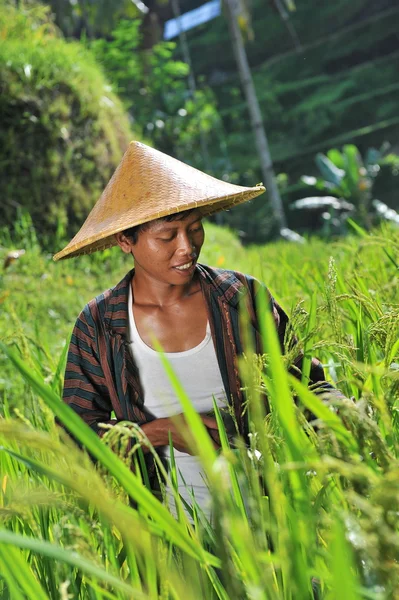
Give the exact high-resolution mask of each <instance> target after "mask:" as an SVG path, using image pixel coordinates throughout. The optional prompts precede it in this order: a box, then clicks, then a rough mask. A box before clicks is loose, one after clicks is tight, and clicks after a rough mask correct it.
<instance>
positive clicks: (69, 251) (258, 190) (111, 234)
mask: <svg viewBox="0 0 399 600" xmlns="http://www.w3.org/2000/svg"><path fill="white" fill-rule="evenodd" d="M265 191H266V190H265V188H264V187H263V186H262V185H259V186H256V187H253V188H246V189H245V190H244V191H242V192H239V193H236V194H232V195H229V196H225V197H222V198H220V197H218V198H214V199H206V201H204V203H203V204H202V203H201V202H196V201H192V202H187V203H186V204H184V205H180V206H176V207H169V208H168V209H167V210H164V211H160V212H157V213H154V214H153V215H150V216H148V217H147V218H145V219H142V220H140V219H138V220H135V221H134V222H133V223H129V222H128V220H126V222H124V223H123V225H121V226H117V227H112V228H109V229H108V230H104V231H102V232H101V233H98V234H96V235H95V236H93V237H92V238H87V239H85V240H82V241H81V242H79V243H77V244H76V243H75V244H74V240H72V241H71V242H70V243H69V244H68V245H67V246H66V247H65V248H64V249H63V250H61V251H60V252H58V253H57V254H55V255H54V257H53V260H55V261H58V260H65V259H67V258H74V257H77V256H82V255H84V254H92V253H93V252H97V251H99V250H106V249H107V248H112V246H115V245H116V244H117V241H116V239H115V234H116V233H119V232H121V231H124V230H126V229H129V228H130V227H134V226H136V225H142V224H143V223H148V222H150V221H155V220H156V219H160V218H162V217H166V216H168V215H171V214H176V213H179V212H184V211H187V210H192V209H195V208H196V209H198V210H199V211H200V212H201V214H202V216H203V217H206V216H209V215H212V214H215V213H217V212H219V211H222V210H228V209H229V208H233V207H234V206H238V205H239V204H242V203H243V202H247V201H249V200H252V199H253V198H256V197H257V196H259V195H260V194H263V193H264V192H265Z"/></svg>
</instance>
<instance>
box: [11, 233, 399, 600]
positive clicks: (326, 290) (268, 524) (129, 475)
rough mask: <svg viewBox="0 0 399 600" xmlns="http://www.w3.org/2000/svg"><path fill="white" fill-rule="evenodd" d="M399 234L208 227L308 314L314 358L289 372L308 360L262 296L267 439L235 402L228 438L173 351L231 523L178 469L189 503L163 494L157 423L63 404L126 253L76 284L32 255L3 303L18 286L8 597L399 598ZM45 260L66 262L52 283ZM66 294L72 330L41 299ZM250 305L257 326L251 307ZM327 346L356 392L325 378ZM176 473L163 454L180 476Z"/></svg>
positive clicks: (305, 327) (14, 298) (329, 364)
mask: <svg viewBox="0 0 399 600" xmlns="http://www.w3.org/2000/svg"><path fill="white" fill-rule="evenodd" d="M395 233H396V232H395V230H394V229H391V228H389V227H386V228H384V229H382V230H379V231H376V232H374V233H372V234H371V235H369V234H365V233H364V232H362V230H359V231H358V232H357V234H356V235H353V236H352V237H348V238H345V239H343V240H340V241H339V242H337V243H335V244H329V245H326V244H324V243H323V242H321V241H318V240H311V241H309V242H308V243H306V244H302V245H301V246H300V251H298V249H297V246H295V245H291V244H289V243H287V242H279V243H278V244H276V245H271V246H266V247H257V248H252V249H251V248H249V249H247V250H245V251H244V250H243V249H242V248H240V247H239V246H235V244H236V242H235V241H234V240H233V238H230V237H229V235H230V234H228V232H223V231H222V232H219V231H218V230H216V229H215V228H212V227H208V238H209V246H208V255H207V256H205V257H204V259H203V260H204V262H209V263H210V264H215V265H217V264H219V265H220V266H223V267H227V268H228V267H231V268H235V269H240V270H242V271H245V272H250V273H253V274H255V275H256V276H258V278H259V279H261V280H263V281H264V282H265V283H266V284H267V285H268V286H269V287H270V288H271V291H272V293H273V294H274V296H275V297H276V298H277V299H278V301H279V302H280V303H281V304H283V305H284V306H285V308H286V309H287V311H288V312H290V314H291V319H292V324H293V328H294V329H295V333H296V335H297V337H298V338H299V341H298V343H299V345H300V347H301V348H302V350H303V352H304V357H305V359H304V363H303V367H302V374H301V376H300V377H299V379H298V378H295V377H293V376H292V375H291V374H289V372H288V367H289V366H290V364H291V361H292V359H293V355H292V354H291V353H290V352H289V353H287V355H286V356H284V357H282V356H281V354H280V348H279V344H278V340H277V337H276V334H275V331H274V327H273V324H272V322H271V317H270V315H269V314H268V310H267V302H266V298H264V297H262V296H260V297H259V312H260V314H262V315H263V318H262V319H261V323H260V326H261V331H262V339H263V347H264V355H263V356H261V357H259V356H255V355H254V352H253V348H252V347H251V336H250V335H248V336H247V343H246V347H245V351H244V354H243V356H242V357H241V359H240V365H239V368H240V374H241V380H242V382H243V386H244V387H245V390H246V398H247V402H246V405H245V407H244V410H245V411H247V415H248V419H249V424H250V435H249V442H248V444H246V443H244V441H243V440H242V439H240V438H239V437H235V439H234V444H230V443H229V439H231V435H230V434H229V435H227V433H226V431H225V426H224V421H223V418H222V415H221V414H220V412H219V411H218V409H217V406H216V405H215V412H216V417H217V420H218V425H219V432H220V437H221V443H222V448H221V449H220V450H219V451H215V449H214V448H213V445H212V444H211V442H210V438H209V437H208V434H207V432H206V429H205V428H204V426H203V424H202V421H201V420H200V419H199V418H198V415H197V414H196V412H195V411H194V409H193V408H192V406H191V403H190V399H189V398H188V397H187V395H186V394H185V391H184V389H183V388H182V386H181V384H180V382H179V381H178V380H177V379H176V377H175V376H174V374H173V372H172V371H171V369H170V367H169V365H168V363H167V361H166V360H165V368H166V369H167V371H168V374H169V377H170V378H171V381H172V384H173V385H174V387H175V390H176V393H177V395H178V397H179V400H180V402H181V405H182V410H183V411H184V412H185V415H186V419H187V424H188V427H189V429H190V437H191V439H192V443H193V444H194V445H195V447H196V449H197V452H198V455H199V458H200V460H201V463H202V466H203V469H204V471H205V473H206V477H207V481H208V484H209V489H210V493H211V501H212V518H211V520H209V519H207V518H206V517H205V515H204V514H203V513H202V512H201V510H200V508H199V506H198V505H197V503H196V502H195V498H193V501H192V504H191V506H189V507H187V506H185V505H184V503H183V501H182V500H181V499H180V497H179V494H178V491H179V490H178V489H176V480H177V478H176V472H175V468H174V467H173V464H172V468H171V470H170V472H169V473H164V475H165V476H166V477H168V478H170V482H171V486H172V487H174V489H175V498H174V500H175V507H174V508H175V512H174V511H173V510H172V508H173V507H168V506H167V505H166V504H165V503H162V502H160V501H159V500H158V499H157V498H155V497H154V496H153V495H152V494H151V493H150V491H149V490H148V489H147V486H146V481H145V474H144V477H143V476H142V474H141V472H140V470H139V469H137V468H136V469H133V471H132V470H131V469H130V468H129V465H130V463H131V462H133V464H135V465H136V466H137V465H138V464H139V463H140V456H141V449H142V448H144V447H146V446H147V447H148V441H147V440H146V439H145V436H144V435H143V434H142V433H141V432H140V430H138V428H137V427H135V426H133V425H132V424H130V423H121V424H119V425H118V426H117V427H115V428H114V429H113V430H110V431H108V432H107V433H106V434H105V436H104V438H103V440H100V439H99V438H97V436H96V435H95V434H94V433H93V432H92V431H91V430H90V429H89V428H88V427H87V426H86V425H85V424H84V423H83V422H82V421H81V419H80V418H79V417H78V416H77V415H75V413H73V412H72V411H71V410H70V409H69V407H68V406H66V405H65V404H64V403H62V402H61V401H60V391H61V388H62V374H63V368H64V361H65V347H66V346H65V344H66V342H67V332H68V328H69V329H70V326H71V322H72V318H73V316H72V315H73V314H74V313H73V311H75V313H76V312H77V310H78V309H79V307H80V308H81V305H82V304H83V302H85V301H86V300H87V299H88V298H85V297H84V295H85V294H86V293H87V294H90V295H91V296H92V295H94V293H97V292H94V290H96V289H97V288H99V289H98V291H101V289H103V288H105V287H107V285H109V281H110V278H111V277H112V281H115V282H116V281H117V280H118V277H119V272H122V270H123V269H124V270H127V268H126V265H124V264H122V263H121V262H118V261H113V259H112V260H111V263H112V262H114V263H115V265H116V266H115V268H114V269H112V268H111V266H109V265H108V263H107V261H108V260H109V257H104V263H103V265H102V269H101V266H99V267H98V270H97V267H96V266H94V267H90V263H89V261H88V260H87V259H86V257H84V260H82V261H81V262H80V263H77V264H76V267H75V271H74V273H73V277H74V279H75V282H76V283H74V284H73V285H71V286H68V284H67V283H66V277H68V276H70V277H72V275H70V274H69V273H68V271H67V270H68V268H69V269H70V268H71V267H69V266H68V265H67V264H66V263H65V264H63V265H62V266H60V268H59V270H58V271H57V270H56V269H55V267H54V266H53V265H51V264H50V263H49V262H48V263H47V262H46V259H45V257H42V256H41V255H38V254H35V255H34V256H35V258H34V259H33V258H32V255H30V251H29V249H27V252H26V254H25V255H24V256H21V258H20V259H19V260H18V261H17V262H16V263H15V264H14V265H12V266H10V268H9V269H7V271H5V272H4V274H3V278H2V283H1V286H2V287H1V288H0V298H1V297H2V296H1V295H2V294H4V293H5V291H6V290H9V294H8V295H7V296H6V297H5V298H4V300H3V303H2V308H3V309H4V310H3V311H2V315H0V322H1V324H2V339H3V343H2V346H1V349H2V355H1V357H0V364H1V375H0V378H1V379H2V380H4V383H3V384H1V385H2V388H0V389H2V406H1V410H0V414H1V418H0V445H1V449H0V519H1V526H0V598H2V599H3V598H4V600H6V599H7V600H8V599H10V600H11V599H12V600H14V599H17V600H19V599H25V598H32V599H35V600H36V599H38V598H39V599H41V598H43V599H44V598H50V599H51V600H53V599H58V598H60V599H62V600H66V599H67V598H77V599H79V600H80V599H81V600H86V599H90V600H91V599H93V600H94V599H96V600H100V599H101V600H102V599H118V600H119V599H122V598H134V599H136V598H137V599H141V598H143V599H162V600H167V599H173V600H177V599H179V600H180V599H184V600H187V599H191V598H192V599H195V600H197V599H199V598H205V599H213V598H215V599H223V600H225V599H226V600H227V599H240V600H241V599H251V600H252V599H264V598H265V599H268V600H269V599H270V600H291V599H292V600H298V599H304V600H305V599H306V600H308V599H309V600H310V599H312V598H320V599H321V598H323V599H331V600H335V599H338V598H339V599H341V598H345V599H346V598H348V599H349V600H351V599H354V600H355V599H356V600H357V599H363V598H365V599H373V600H388V599H395V598H398V597H399V595H398V589H399V585H398V583H399V566H398V556H399V535H398V525H397V521H398V520H397V515H398V512H399V462H398V448H399V445H398V443H399V437H398V400H399V367H398V365H399V302H398V297H397V289H398V270H397V262H398V249H399V244H398V241H397V237H396V235H395ZM218 236H220V238H219V237H218ZM223 236H224V237H223ZM227 239H229V240H230V239H231V240H232V241H231V245H230V248H231V253H230V255H229V256H227V252H226V247H228V246H227V243H226V240H227ZM34 252H38V251H37V250H35V251H34ZM225 252H226V256H225V254H224V253H225ZM28 267H29V268H28ZM57 268H58V266H57ZM89 269H91V270H89ZM108 269H109V271H110V272H107V273H106V280H107V282H108V283H107V284H105V283H104V282H105V276H104V273H103V272H104V270H105V271H108ZM40 270H44V272H46V273H48V274H49V276H48V277H47V278H45V279H44V280H42V279H41V273H40ZM28 272H29V275H28ZM35 277H36V280H35ZM22 280H23V281H24V282H25V286H26V287H25V288H22V286H21V283H20V282H21V281H22ZM38 285H39V286H43V288H42V293H43V291H44V294H45V297H46V300H45V299H44V298H43V297H40V298H36V296H34V297H33V296H32V299H31V300H29V298H28V297H27V295H26V289H28V290H29V289H32V290H33V289H34V288H35V286H36V288H37V286H38ZM19 286H21V287H19ZM47 286H48V287H47ZM57 287H58V288H59V292H58V294H57V292H56V289H57ZM69 287H71V288H72V289H71V290H69V289H68V288H69ZM21 289H22V291H21ZM46 289H47V291H46ZM93 292H94V293H93ZM62 293H63V294H64V301H65V302H68V301H69V300H70V304H71V306H68V307H67V309H65V314H64V315H63V317H62V318H61V316H60V317H59V321H58V322H57V324H56V327H54V320H52V318H51V317H50V318H48V323H45V320H41V319H40V316H39V315H38V316H37V317H36V318H30V315H31V311H32V305H33V311H34V309H35V305H36V309H37V306H40V309H41V310H42V311H43V310H46V314H47V311H48V310H51V309H52V310H57V311H61V309H60V307H61V306H62V302H61V298H60V295H61V294H62ZM76 295H78V296H79V297H78V298H77V299H76V298H75V299H74V300H73V296H76ZM0 301H1V300H0ZM77 301H78V302H80V306H75V305H76V302H77ZM30 303H31V304H30ZM52 307H53V308H52ZM54 307H57V309H55V308H54ZM75 308H76V310H75ZM241 319H242V323H243V327H245V326H246V325H245V323H246V313H245V310H242V311H241ZM54 331H57V333H56V334H55V335H54ZM311 356H318V357H319V358H320V359H321V360H322V362H323V365H324V367H325V371H326V374H327V378H328V379H329V381H330V382H332V383H334V385H336V386H337V387H338V388H339V389H340V390H341V391H342V392H343V396H342V397H336V396H332V395H328V393H325V394H320V393H318V394H315V393H314V392H313V391H312V390H311V389H308V387H307V378H308V374H309V367H310V362H309V361H310V357H311ZM265 394H266V395H267V398H268V406H269V409H270V410H266V405H265V402H264V396H265ZM54 417H57V419H58V421H59V422H61V423H63V424H64V425H65V426H66V427H67V428H68V429H69V430H70V431H71V432H72V433H73V435H74V438H75V439H76V440H77V441H78V442H80V444H81V445H83V446H84V447H85V448H86V450H87V451H86V452H84V451H82V450H80V449H79V447H78V446H77V445H76V444H75V443H74V442H72V440H71V439H70V438H69V437H68V436H67V435H66V434H65V432H64V431H63V430H62V429H61V428H60V427H58V426H57V425H55V422H54ZM132 440H133V444H129V443H128V442H131V441H132ZM149 451H151V448H150V449H149ZM163 469H164V467H163V465H162V463H161V462H158V470H159V474H160V476H161V475H162V472H163ZM175 513H176V514H177V515H178V516H177V518H176V517H175V516H174V514H175Z"/></svg>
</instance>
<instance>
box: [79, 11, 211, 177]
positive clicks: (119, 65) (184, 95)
mask: <svg viewBox="0 0 399 600" xmlns="http://www.w3.org/2000/svg"><path fill="white" fill-rule="evenodd" d="M140 25H141V22H140V20H139V19H132V20H124V19H122V20H120V21H119V23H118V25H117V26H116V28H115V29H114V30H113V31H112V33H111V35H110V36H109V37H108V38H107V39H97V40H94V41H92V42H91V43H90V48H91V49H92V50H93V52H94V55H95V57H96V59H97V61H98V62H99V63H100V64H101V65H102V67H103V68H104V70H105V72H106V74H107V76H108V78H109V80H110V81H111V82H112V84H113V85H114V87H115V90H116V91H117V92H118V93H119V94H120V96H121V98H122V99H123V101H124V103H125V105H126V107H127V108H128V109H129V111H130V113H131V115H132V117H133V119H134V123H135V127H136V128H137V129H138V130H139V131H140V133H141V135H142V136H144V137H145V138H146V139H148V140H149V141H150V142H151V143H152V144H154V146H155V147H156V148H158V149H159V150H162V151H164V152H167V153H169V154H172V155H173V156H176V157H178V158H180V159H182V160H185V161H186V162H189V163H191V164H194V165H195V166H197V167H198V168H201V167H202V168H203V169H206V170H208V171H212V170H213V166H212V164H210V163H208V164H207V159H206V156H204V152H203V147H201V135H203V136H207V135H209V134H210V133H211V132H214V131H215V130H217V128H218V127H220V123H219V115H218V112H217V110H216V105H215V100H214V97H213V94H212V93H211V91H210V89H209V88H203V89H199V90H197V91H196V92H195V93H194V94H192V93H191V92H190V90H189V86H188V79H187V77H188V73H189V69H188V65H187V64H186V63H184V62H181V61H179V60H176V59H174V58H173V54H174V51H175V44H174V43H172V42H159V43H157V44H155V46H153V47H152V48H151V50H140V44H141V35H140Z"/></svg>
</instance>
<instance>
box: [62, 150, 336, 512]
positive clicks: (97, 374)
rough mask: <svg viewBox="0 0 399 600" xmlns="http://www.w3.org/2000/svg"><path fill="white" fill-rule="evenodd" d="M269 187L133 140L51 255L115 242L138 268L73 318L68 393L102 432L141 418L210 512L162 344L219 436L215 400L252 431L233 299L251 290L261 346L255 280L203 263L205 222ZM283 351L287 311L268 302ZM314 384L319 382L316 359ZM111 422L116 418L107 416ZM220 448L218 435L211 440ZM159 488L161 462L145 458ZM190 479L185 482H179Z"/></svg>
mask: <svg viewBox="0 0 399 600" xmlns="http://www.w3.org/2000/svg"><path fill="white" fill-rule="evenodd" d="M263 191H264V188H263V187H262V186H257V187H255V188H242V187H239V186H234V185H232V184H228V183H226V182H222V181H218V180H216V179H214V178H212V177H209V176H208V175H205V174H204V173H201V172H200V171H197V170H196V169H193V168H192V167H189V166H188V165H185V164H184V163H181V162H180V161H177V160H175V159H173V158H171V157H168V156H166V155H165V154H162V153H160V152H157V151H156V150H154V149H152V148H148V147H147V146H145V145H144V144H139V143H132V144H131V145H130V146H129V149H128V150H127V152H126V154H125V156H124V157H123V159H122V162H121V164H120V165H119V167H118V169H117V170H116V172H115V174H114V176H113V177H112V179H111V181H110V182H109V184H108V186H107V187H106V189H105V191H104V193H103V195H102V196H101V198H100V200H99V201H98V202H97V204H96V205H95V207H94V208H93V210H92V211H91V213H90V215H89V216H88V218H87V220H86V222H85V223H84V225H83V227H82V228H81V230H80V231H79V233H78V234H77V235H76V236H75V238H74V239H73V240H72V241H71V243H70V244H68V246H67V247H66V248H65V249H64V250H63V251H62V252H60V253H58V254H57V255H56V256H55V259H56V260H58V259H60V258H67V257H70V256H77V255H79V254H82V253H88V252H92V251H95V250H98V249H101V248H105V247H109V246H110V245H115V244H118V245H119V246H120V248H121V249H122V251H123V252H125V253H127V254H131V255H132V256H133V257H134V264H135V268H134V269H133V270H132V271H130V272H129V273H128V274H127V275H126V277H124V279H123V280H122V281H121V282H120V283H119V284H118V285H117V286H116V287H114V288H112V289H110V290H108V291H106V292H104V293H103V294H101V295H100V296H98V297H97V298H95V299H94V300H92V301H91V302H89V304H88V305H87V306H86V307H85V308H84V310H83V311H82V313H81V314H80V316H79V317H78V320H77V322H76V325H75V329H74V332H73V335H72V339H71V345H70V349H69V354H68V363H67V368H66V374H65V385H64V400H65V401H66V402H67V403H68V404H69V405H70V406H71V407H72V408H73V409H74V410H75V411H76V412H77V413H78V414H80V415H81V417H82V418H83V419H84V420H85V422H86V423H87V424H88V425H90V427H92V428H93V429H94V430H95V431H96V432H98V434H99V435H101V434H102V432H104V428H101V427H100V424H101V423H108V424H111V425H113V424H115V423H117V422H118V421H132V422H134V423H137V424H139V426H140V427H141V429H142V430H143V432H144V433H145V434H146V436H147V437H148V439H149V440H150V442H151V443H152V445H153V446H154V447H155V448H157V449H158V450H159V452H160V453H161V454H163V455H164V456H166V457H167V456H168V452H169V448H168V443H169V436H171V439H172V444H173V447H174V454H175V460H176V466H177V470H178V471H179V472H180V473H181V478H180V485H179V491H180V493H181V495H182V496H183V498H184V499H185V500H187V501H188V502H189V503H191V500H190V493H189V490H191V489H192V490H193V491H194V494H195V497H196V501H197V503H198V504H199V506H200V507H201V508H202V509H203V510H204V511H205V512H206V513H208V491H207V488H206V485H205V482H204V479H203V474H202V470H201V467H200V464H199V461H198V460H197V458H196V457H195V456H192V455H191V447H188V446H187V442H186V440H187V438H186V437H184V436H182V433H181V432H182V427H181V423H182V422H183V420H184V417H183V416H181V418H180V426H179V425H177V424H176V423H177V421H176V418H173V419H172V418H171V417H172V416H176V415H178V414H179V413H181V408H180V403H179V401H178V399H177V397H176V395H175V393H174V392H173V389H172V387H171V384H170V383H169V380H168V378H167V376H166V374H165V372H164V369H163V368H162V365H161V361H160V356H159V353H158V352H157V351H156V350H155V349H154V340H157V341H158V343H159V344H160V345H161V347H162V349H163V350H164V352H165V353H166V356H167V358H168V359H169V361H170V362H171V364H172V367H173V368H174V370H175V372H176V373H177V375H178V377H179V379H180V381H181V382H182V384H183V386H184V388H185V390H186V392H187V393H188V395H189V397H190V399H191V401H192V403H193V406H194V407H195V409H196V410H197V412H198V413H199V414H200V415H201V418H202V420H203V422H204V424H205V425H206V427H207V428H208V430H209V432H210V434H211V436H212V438H213V439H214V440H217V439H218V438H217V424H216V420H215V419H214V418H213V417H211V416H209V415H208V414H207V413H209V411H211V410H212V408H213V398H215V399H216V401H217V403H218V405H219V406H220V407H223V406H226V405H227V404H229V405H231V406H232V408H233V410H234V413H235V419H236V422H237V426H238V429H239V432H240V433H241V434H242V435H245V434H246V424H245V419H244V417H243V411H242V406H243V401H244V399H243V393H242V389H241V388H242V384H241V382H240V378H239V373H238V368H237V357H238V356H239V355H240V354H241V353H242V348H243V346H242V339H241V332H240V327H239V318H238V303H239V300H241V299H242V298H243V297H245V302H246V307H247V310H248V312H249V319H250V323H251V327H252V328H253V334H254V335H253V338H254V342H255V347H256V351H257V352H259V353H260V352H261V351H262V349H261V345H260V335H259V333H258V331H259V327H258V322H257V313H256V302H255V295H256V291H257V289H259V284H258V282H257V281H256V280H254V279H253V278H252V277H249V276H246V275H243V274H241V273H237V272H233V271H226V270H222V269H213V268H211V267H208V266H205V265H201V264H199V263H198V258H199V255H200V252H201V248H202V245H203V243H204V230H203V226H202V217H203V216H204V215H207V214H211V213H212V212H216V211H217V210H222V209H225V208H228V207H230V206H233V205H234V204H236V203H238V202H243V201H245V200H249V199H251V198H254V197H255V196H257V195H258V194H260V193H262V192H263ZM271 307H272V311H273V316H274V320H275V324H276V328H277V330H278V334H279V338H280V342H281V345H282V346H283V342H284V335H285V329H286V325H287V322H288V319H287V316H286V314H285V313H284V311H283V310H282V309H281V308H280V307H279V306H278V304H277V303H276V302H275V301H274V300H273V299H271ZM311 380H312V382H313V383H315V382H319V381H323V380H324V374H323V370H322V368H321V366H320V364H319V363H318V362H317V361H313V364H312V369H311ZM112 412H113V413H114V414H115V419H111V413H112ZM215 443H216V442H215ZM146 460H147V470H148V472H149V475H150V484H151V487H152V489H154V490H156V489H157V487H158V486H157V479H156V476H155V469H154V464H153V461H152V458H151V455H150V454H146ZM183 481H184V482H185V486H184V485H183Z"/></svg>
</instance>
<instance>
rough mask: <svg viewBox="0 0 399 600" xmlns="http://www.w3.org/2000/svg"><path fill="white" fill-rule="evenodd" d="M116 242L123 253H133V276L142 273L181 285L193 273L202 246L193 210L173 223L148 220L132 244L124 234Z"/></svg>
mask: <svg viewBox="0 0 399 600" xmlns="http://www.w3.org/2000/svg"><path fill="white" fill-rule="evenodd" d="M117 240H118V244H119V245H120V247H121V248H122V250H123V251H124V252H128V253H131V254H133V256H134V263H135V269H136V275H139V273H140V272H143V273H145V274H146V275H147V276H150V277H151V278H152V279H155V280H157V281H161V282H163V283H168V284H170V285H184V284H187V283H188V282H189V281H190V280H191V278H192V276H193V274H194V270H195V264H196V262H197V260H198V257H199V254H200V252H201V248H202V244H203V243H204V228H203V226H202V218H201V213H200V212H199V211H198V210H193V211H190V213H189V214H188V215H187V216H185V217H183V218H182V219H179V220H176V221H169V222H168V221H165V220H162V219H157V220H155V221H152V222H151V223H150V224H149V225H148V227H146V228H145V229H144V230H142V231H140V232H139V234H138V239H137V242H136V243H135V244H133V242H132V241H131V240H130V239H129V238H128V237H126V236H125V235H124V234H118V235H117Z"/></svg>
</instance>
